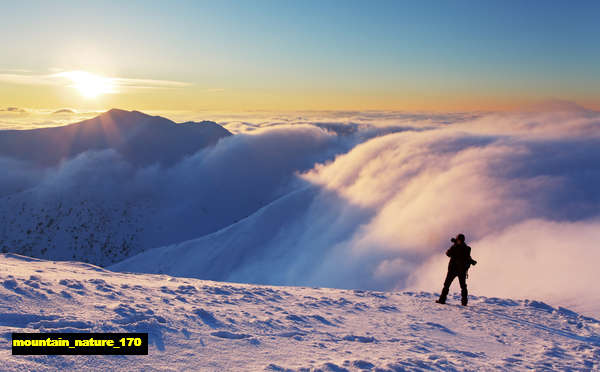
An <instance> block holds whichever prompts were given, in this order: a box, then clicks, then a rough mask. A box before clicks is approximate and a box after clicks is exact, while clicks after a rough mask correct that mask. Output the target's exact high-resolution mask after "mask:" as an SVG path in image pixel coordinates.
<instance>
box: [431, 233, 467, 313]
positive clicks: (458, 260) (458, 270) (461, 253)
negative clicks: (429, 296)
mask: <svg viewBox="0 0 600 372" xmlns="http://www.w3.org/2000/svg"><path fill="white" fill-rule="evenodd" d="M450 240H451V241H452V243H454V244H452V247H450V249H448V250H447V251H446V256H448V257H450V263H449V264H448V274H446V280H444V288H443V289H442V294H441V295H440V299H439V300H436V301H435V302H437V303H438V304H445V303H446V297H447V296H448V292H449V291H450V284H452V281H453V280H454V278H455V277H458V282H459V283H460V290H461V291H460V292H461V296H462V301H461V302H462V305H463V306H467V302H468V300H469V298H468V296H469V293H468V292H467V271H468V270H469V267H470V266H471V265H476V264H477V261H475V260H474V259H472V258H471V247H469V246H468V245H467V244H465V236H464V235H463V234H458V235H457V236H456V238H452V239H450Z"/></svg>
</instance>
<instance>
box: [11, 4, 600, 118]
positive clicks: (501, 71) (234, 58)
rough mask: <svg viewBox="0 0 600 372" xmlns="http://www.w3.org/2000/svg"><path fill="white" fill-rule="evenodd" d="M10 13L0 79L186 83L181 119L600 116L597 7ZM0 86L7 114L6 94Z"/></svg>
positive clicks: (153, 8) (23, 9)
mask: <svg viewBox="0 0 600 372" xmlns="http://www.w3.org/2000/svg"><path fill="white" fill-rule="evenodd" d="M4 8H5V11H4V12H2V14H1V15H0V23H1V24H2V25H3V26H2V33H0V41H1V42H2V45H4V47H3V48H2V49H1V50H0V68H1V69H3V70H27V71H28V72H27V73H46V72H47V71H49V70H51V71H54V70H84V71H92V72H94V73H97V74H101V75H107V76H120V77H127V78H138V79H164V80H174V81H182V82H188V83H190V84H192V85H193V87H191V88H187V89H184V90H182V91H181V92H177V93H176V94H175V95H176V96H177V97H178V100H179V101H181V102H182V105H183V106H185V105H186V104H187V105H189V102H191V101H194V100H199V99H200V98H203V96H202V93H201V92H204V91H206V92H209V91H210V92H212V91H219V92H221V93H220V94H219V95H218V96H219V97H220V98H218V99H217V98H215V97H209V100H210V99H212V100H217V101H218V100H222V101H224V102H225V101H235V100H237V101H238V102H248V104H251V103H252V102H254V101H258V98H257V97H259V98H260V100H259V102H261V103H264V102H266V106H265V105H263V106H265V107H268V106H269V104H268V102H272V103H273V107H274V108H276V107H278V106H286V104H285V103H286V102H289V103H291V104H289V105H288V106H290V107H291V106H298V108H301V107H302V105H303V104H305V105H308V106H310V104H309V103H310V102H309V99H308V97H311V96H312V97H315V100H319V101H323V100H325V102H324V104H325V107H324V108H327V105H330V106H331V108H351V107H352V106H353V104H354V105H357V104H358V103H360V102H370V103H375V102H380V103H381V104H382V105H383V106H385V105H389V106H390V108H402V107H403V103H405V104H406V106H407V107H410V106H415V105H416V106H418V105H419V104H421V105H423V106H424V107H425V106H427V107H435V106H436V104H439V105H442V106H443V105H445V104H444V102H450V103H452V102H454V104H456V105H457V108H459V107H458V106H461V105H462V106H465V107H466V106H469V105H472V106H478V105H482V104H483V105H484V106H485V104H487V105H491V106H494V105H495V104H494V102H495V103H496V105H497V106H502V105H506V104H510V103H511V102H513V101H514V103H517V102H518V103H521V102H526V101H531V100H542V99H547V98H561V99H569V100H575V101H580V102H584V103H588V104H596V103H598V99H599V97H600V88H599V87H600V43H599V42H598V39H599V36H600V22H599V21H598V20H599V19H600V3H599V2H591V1H590V2H585V1H571V2H567V1H564V2H563V1H553V2H541V1H419V2H404V1H370V2H367V1H215V2H201V1H187V2H186V1H177V2H167V1H128V2H117V1H112V2H107V1H99V2H94V1H89V2H84V3H83V4H82V2H77V1H58V2H46V1H40V2H34V1H23V2H18V3H14V4H10V5H5V6H4ZM0 84H3V85H5V86H4V89H0V91H4V93H1V92H0V99H2V100H6V98H7V97H8V96H9V94H8V93H6V91H7V90H8V89H9V88H10V87H9V86H8V84H7V83H2V82H0ZM12 88H14V89H15V92H17V91H18V89H16V88H15V87H12ZM22 95H23V96H25V95H26V93H23V94H22ZM213 96H215V95H214V94H213ZM199 97H200V98H199ZM249 97H254V98H255V99H254V101H253V99H250V98H249ZM117 98H119V97H113V98H112V99H117ZM204 98H205V97H204ZM45 99H46V100H48V101H52V99H48V97H46V98H45ZM120 99H121V100H129V101H131V102H137V101H140V102H143V97H141V98H140V97H138V98H134V97H131V94H129V95H121V97H120ZM168 103H169V105H173V104H174V102H168ZM375 106H376V105H375ZM367 108H368V107H367ZM373 108H385V107H373Z"/></svg>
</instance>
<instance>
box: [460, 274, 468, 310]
mask: <svg viewBox="0 0 600 372" xmlns="http://www.w3.org/2000/svg"><path fill="white" fill-rule="evenodd" d="M458 282H459V283H460V295H461V303H462V305H463V306H467V302H469V292H468V291H467V273H461V274H459V275H458Z"/></svg>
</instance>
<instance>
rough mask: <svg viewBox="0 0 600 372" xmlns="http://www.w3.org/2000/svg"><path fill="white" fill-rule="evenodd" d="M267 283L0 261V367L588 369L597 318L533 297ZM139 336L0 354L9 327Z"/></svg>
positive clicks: (599, 343)
mask: <svg viewBox="0 0 600 372" xmlns="http://www.w3.org/2000/svg"><path fill="white" fill-rule="evenodd" d="M435 298H436V295H435V294H432V293H427V292H399V291H393V292H378V291H362V290H340V289H326V288H303V287H269V286H259V285H245V284H233V283H223V282H212V281H205V280H198V279H186V278H173V277H169V276H165V275H160V276H159V275H150V274H144V275H141V274H138V275H135V274H123V273H114V272H110V271H107V270H104V269H102V268H99V267H97V266H93V265H89V264H83V263H76V262H64V263H59V262H49V261H43V260H37V259H32V258H27V257H23V256H17V255H13V254H8V255H0V331H1V334H2V335H3V337H4V338H5V340H6V342H2V343H0V344H1V348H0V367H1V369H2V370H15V371H17V370H19V371H22V370H36V371H41V370H63V371H66V370H82V369H86V370H87V369H90V368H92V369H95V368H101V369H103V370H129V371H131V370H142V369H143V370H148V371H165V370H174V371H175V370H177V371H179V370H195V371H205V370H210V371H225V370H229V371H239V370H245V371H258V370H267V371H306V370H322V371H364V370H369V371H405V370H409V371H413V370H433V371H458V370H482V371H486V370H510V371H520V370H523V371H525V370H597V369H598V368H600V364H599V363H600V362H599V361H600V323H599V322H598V321H597V320H595V319H593V318H589V317H585V316H582V315H580V314H578V313H576V312H574V311H571V310H569V309H566V308H563V307H557V308H555V307H552V306H550V305H548V304H545V303H543V302H540V301H534V300H510V299H501V298H493V297H479V296H476V297H473V298H472V301H471V304H472V307H468V308H462V307H461V306H458V305H457V304H458V303H459V301H460V299H459V297H458V296H454V297H450V298H449V300H448V302H449V303H450V304H449V305H438V304H435V303H434V299H435ZM32 330H34V331H41V332H88V331H89V332H148V334H149V342H150V347H149V352H148V355H147V356H127V357H119V356H78V357H76V358H74V357H70V356H12V355H10V353H11V352H10V346H9V345H10V342H8V341H9V340H10V333H11V332H31V331H32Z"/></svg>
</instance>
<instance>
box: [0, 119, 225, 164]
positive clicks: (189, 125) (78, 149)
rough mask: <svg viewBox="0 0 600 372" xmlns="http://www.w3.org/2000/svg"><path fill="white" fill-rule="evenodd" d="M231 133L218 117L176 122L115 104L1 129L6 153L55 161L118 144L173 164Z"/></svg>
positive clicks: (130, 156)
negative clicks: (70, 119)
mask: <svg viewBox="0 0 600 372" xmlns="http://www.w3.org/2000/svg"><path fill="white" fill-rule="evenodd" d="M230 135H231V133H230V132H229V131H228V130H227V129H225V128H223V127H222V126H220V125H219V124H217V123H215V122H212V121H202V122H186V123H179V124H178V123H175V122H173V121H171V120H169V119H166V118H163V117H160V116H151V115H147V114H144V113H142V112H139V111H125V110H119V109H112V110H110V111H107V112H105V113H103V114H101V115H99V116H97V117H95V118H92V119H89V120H84V121H82V122H79V123H75V124H70V125H66V126H62V127H53V128H40V129H31V130H4V131H0V157H1V156H5V157H10V158H15V159H19V160H25V161H29V162H33V163H34V164H36V165H40V166H52V165H56V164H58V163H59V162H60V161H61V160H64V159H68V158H72V157H74V156H76V155H78V154H80V153H83V152H85V151H89V150H105V149H114V150H116V151H117V152H119V154H120V155H121V156H122V157H123V158H124V159H125V160H127V161H129V162H130V163H132V164H135V165H150V164H154V163H158V164H162V165H169V164H173V163H175V162H177V161H178V160H180V159H181V158H183V157H184V156H186V155H191V154H193V153H195V152H197V151H198V150H199V149H201V148H203V147H206V146H210V145H214V144H215V143H216V142H217V141H218V140H219V139H221V138H223V137H227V136H230Z"/></svg>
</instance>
